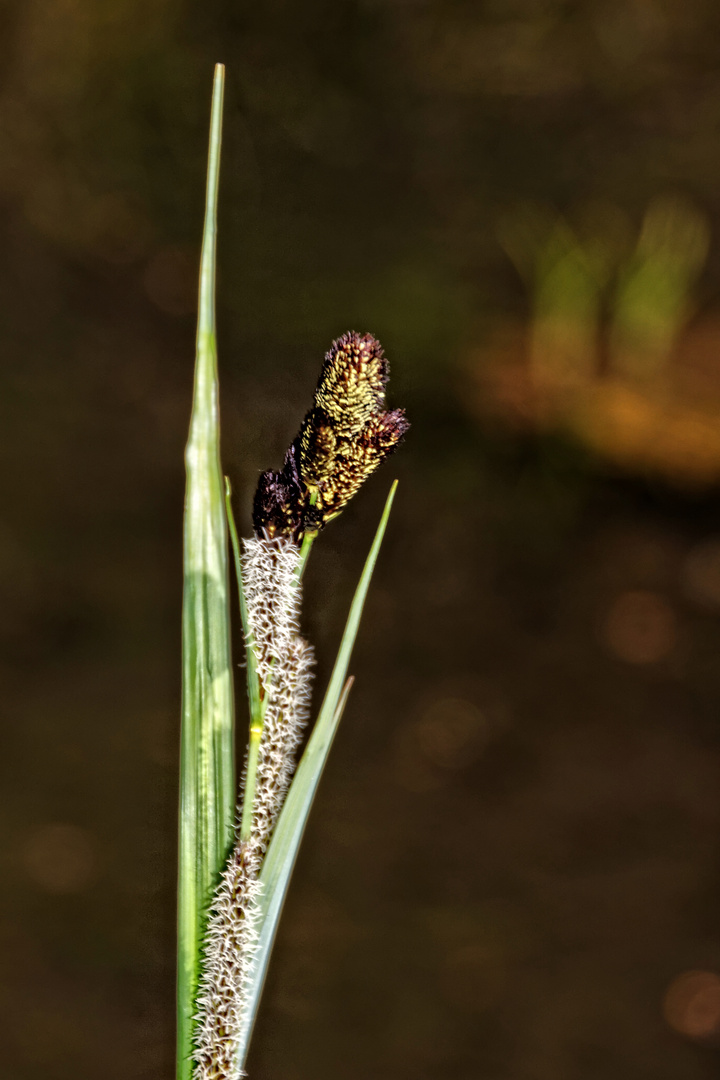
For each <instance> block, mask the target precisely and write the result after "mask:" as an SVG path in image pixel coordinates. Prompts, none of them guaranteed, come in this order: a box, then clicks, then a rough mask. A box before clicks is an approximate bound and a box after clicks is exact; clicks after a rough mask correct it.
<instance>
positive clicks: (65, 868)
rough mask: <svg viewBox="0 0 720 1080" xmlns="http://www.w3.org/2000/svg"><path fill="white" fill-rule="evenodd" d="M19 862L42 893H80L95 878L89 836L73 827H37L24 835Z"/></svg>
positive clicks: (93, 854) (93, 850) (91, 844)
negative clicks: (20, 861)
mask: <svg viewBox="0 0 720 1080" xmlns="http://www.w3.org/2000/svg"><path fill="white" fill-rule="evenodd" d="M22 861H23V865H24V867H25V870H26V872H27V873H28V875H29V876H30V877H31V878H32V880H33V882H34V883H35V884H36V885H38V886H39V887H40V888H41V889H44V890H45V891H46V892H51V893H74V892H81V891H82V890H83V889H85V888H87V886H88V885H89V884H90V883H91V882H92V880H93V878H94V876H95V864H96V858H95V844H94V841H93V838H92V836H91V834H90V833H89V832H87V830H85V829H80V828H78V827H77V826H76V825H64V824H60V823H59V822H58V823H56V822H53V823H51V824H48V825H40V826H39V827H38V828H36V829H34V830H33V831H32V832H31V833H29V835H28V836H27V838H26V840H25V843H24V845H23V849H22Z"/></svg>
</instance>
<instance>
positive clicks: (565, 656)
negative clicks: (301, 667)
mask: <svg viewBox="0 0 720 1080" xmlns="http://www.w3.org/2000/svg"><path fill="white" fill-rule="evenodd" d="M0 57H1V59H0V350H1V351H2V364H1V366H0V384H1V387H2V393H1V395H0V411H1V414H2V426H1V427H0V454H1V458H2V462H1V467H0V484H1V485H2V501H1V506H2V512H1V515H0V583H1V584H0V588H1V594H2V601H1V603H0V640H1V643H2V660H1V661H0V677H1V680H2V690H1V694H0V700H1V701H2V712H3V723H2V750H1V753H0V826H1V828H2V848H1V852H2V854H1V858H2V889H1V890H0V939H1V942H0V955H1V956H2V960H1V961H0V969H1V971H2V982H1V986H0V1036H1V1041H2V1047H3V1050H2V1055H0V1058H1V1060H0V1080H40V1078H42V1080H70V1078H72V1080H76V1078H78V1077H82V1078H83V1080H115V1078H117V1080H120V1078H122V1080H151V1078H152V1080H155V1078H161V1077H166V1078H169V1077H171V1076H172V1075H173V1046H174V998H173V995H174V890H175V884H174V875H175V844H176V840H175V828H176V825H175V807H176V794H177V747H178V717H179V685H180V672H179V655H180V654H179V645H180V602H181V527H182V500H183V483H184V476H183V456H182V455H183V446H184V441H185V437H186V431H187V423H188V417H189V409H190V393H191V384H192V366H193V354H194V313H195V294H196V271H197V264H198V252H199V241H200V233H201V224H202V210H203V198H204V179H205V155H206V148H207V128H208V117H209V102H210V89H211V80H212V69H213V64H214V63H215V61H223V62H224V63H225V64H226V65H227V90H226V112H225V144H224V157H223V166H222V191H221V214H220V270H219V311H218V318H219V348H220V364H221V379H222V416H223V436H224V465H225V468H226V469H227V471H228V472H229V473H230V475H231V477H232V479H233V484H234V488H235V491H236V493H237V501H238V512H239V514H240V519H241V522H242V526H243V530H244V531H245V532H248V531H249V507H250V502H251V498H252V492H253V489H254V486H255V483H256V480H257V476H258V473H259V472H260V470H262V469H264V468H268V467H277V466H278V465H279V463H280V459H281V455H282V452H283V450H284V447H285V446H286V445H287V443H288V441H289V439H290V438H291V437H292V436H293V435H294V433H295V431H296V429H297V426H298V423H299V420H300V418H301V416H302V415H303V413H304V411H305V409H306V408H307V407H308V405H309V402H310V396H311V393H312V388H313V386H314V383H315V380H316V377H317V373H318V370H319V365H320V363H321V360H322V356H323V354H324V352H325V350H326V349H327V348H328V347H329V345H330V343H331V341H332V339H333V338H334V337H336V336H338V335H339V334H340V333H342V332H344V331H345V330H347V329H350V328H353V329H356V330H358V331H371V332H373V333H374V334H376V335H377V336H378V337H379V338H380V340H381V341H382V343H383V344H384V346H385V349H386V351H387V353H388V356H389V358H390V361H391V365H392V380H391V385H390V394H389V397H390V402H391V404H392V405H393V406H398V405H404V406H405V407H406V408H407V410H408V412H409V415H410V418H411V420H412V422H413V427H412V430H411V433H410V435H409V437H408V439H407V442H406V445H405V446H404V447H403V449H402V450H401V451H400V453H399V454H398V455H397V457H396V458H395V459H394V460H393V461H392V463H391V464H390V465H388V466H386V467H385V468H384V469H383V471H382V473H381V474H380V475H379V476H377V477H376V478H374V480H373V481H372V483H371V484H369V485H368V487H367V489H366V490H364V491H363V492H362V494H361V495H360V496H359V497H358V498H357V499H356V500H355V502H354V504H353V505H352V506H351V508H350V509H348V510H347V512H346V513H345V514H344V515H343V517H342V519H341V520H340V521H339V522H337V523H336V524H333V525H332V526H331V527H330V528H329V529H328V530H327V533H326V534H325V535H324V536H323V537H322V541H321V542H320V543H318V544H317V545H316V550H315V552H314V554H313V559H312V564H311V567H310V570H309V575H308V585H307V602H306V631H307V634H308V636H309V637H310V638H311V639H312V640H313V641H314V642H315V644H316V646H317V649H318V652H319V655H320V665H319V672H318V678H319V688H318V696H319V693H320V687H321V686H322V683H323V680H324V679H326V678H327V674H328V665H329V663H330V661H331V659H332V657H333V655H334V649H335V647H336V644H337V641H338V635H339V633H340V630H341V626H342V622H343V618H344V614H345V612H346V609H347V605H348V602H349V598H350V596H351V592H352V589H353V586H354V582H355V580H356V578H357V575H358V572H359V568H360V566H361V564H362V560H363V557H364V553H365V551H366V549H367V547H368V545H369V542H370V539H371V536H372V533H373V530H374V527H375V524H376V521H377V518H378V515H379V512H380V509H381V506H382V502H383V499H384V496H385V493H386V491H387V488H388V485H389V483H390V481H391V480H392V478H393V477H394V476H398V477H399V478H400V482H401V483H400V488H399V493H398V498H397V501H396V509H395V512H394V515H393V519H392V521H391V524H390V528H389V532H388V537H387V541H386V544H385V547H384V551H383V553H382V556H381V560H380V563H379V567H378V571H377V574H376V577H375V581H374V584H373V588H372V593H371V598H370V601H369V604H368V607H367V610H366V616H365V621H364V625H363V628H362V631H361V635H360V638H359V641H358V646H357V649H356V653H355V657H354V662H353V670H354V671H355V674H356V676H357V682H356V686H355V689H354V691H353V695H352V697H351V701H350V705H349V708H348V710H347V713H346V716H345V719H344V721H343V727H342V729H341V733H340V735H339V738H338V741H337V744H336V747H335V749H334V751H333V755H332V758H331V763H330V765H329V768H328V771H327V774H326V777H325V779H324V781H323V785H322V789H321V791H320V794H319V798H318V802H317V805H316V808H315V811H314V814H313V817H312V821H311V826H310V828H309V831H308V835H307V840H306V844H305V847H304V849H303V853H302V857H301V860H300V864H299V867H298V871H297V875H296V878H295V881H294V884H293V888H292V892H291V895H290V898H289V901H288V904H287V908H286V914H285V918H284V922H283V924H282V931H281V935H280V939H279V943H278V947H277V950H276V955H275V960H274V964H273V968H272V971H271V976H270V980H269V985H268V988H267V993H266V999H265V1003H264V1009H263V1012H262V1016H261V1021H260V1024H259V1027H258V1030H257V1033H256V1038H255V1042H254V1047H253V1051H252V1054H251V1060H250V1075H251V1076H252V1077H253V1080H269V1078H271V1077H278V1078H279V1077H282V1080H304V1078H306V1077H311V1076H312V1077H314V1078H323V1077H327V1078H331V1077H332V1078H333V1080H365V1078H366V1077H369V1076H370V1077H373V1078H375V1080H425V1078H427V1080H429V1078H431V1077H432V1078H434V1080H435V1078H441V1080H475V1078H478V1080H565V1078H567V1080H570V1078H573V1080H574V1078H578V1077H580V1078H582V1080H601V1078H602V1080H605V1078H606V1077H608V1076H613V1077H614V1078H616V1080H636V1078H644V1077H653V1080H680V1078H682V1080H701V1078H705V1077H710V1076H714V1075H716V1071H717V1068H718V1053H719V1051H720V913H719V907H720V904H719V901H720V716H719V713H718V705H719V704H720V243H719V240H720V8H719V7H718V5H717V4H716V3H715V2H714V0H483V2H480V0H476V2H474V3H472V2H461V0H458V2H454V3H453V2H440V0H434V2H433V0H303V2H299V0H266V2H265V3H262V4H253V3H248V2H246V0H233V2H229V0H214V2H205V3H200V2H198V0H104V2H103V3H95V2H93V0H54V2H53V3H47V2H41V0H0ZM238 659H239V657H238ZM240 674H241V673H239V675H240ZM240 721H241V723H242V712H241V713H240Z"/></svg>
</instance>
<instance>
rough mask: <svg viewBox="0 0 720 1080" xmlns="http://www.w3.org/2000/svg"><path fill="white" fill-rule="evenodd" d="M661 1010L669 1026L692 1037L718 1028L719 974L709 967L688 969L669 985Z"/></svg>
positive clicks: (700, 1035) (719, 1023)
mask: <svg viewBox="0 0 720 1080" xmlns="http://www.w3.org/2000/svg"><path fill="white" fill-rule="evenodd" d="M663 1013H664V1015H665V1019H666V1020H667V1022H668V1024H669V1025H670V1027H671V1028H673V1029H674V1030H675V1031H677V1032H679V1033H680V1034H681V1035H689V1036H690V1038H692V1039H706V1038H708V1037H709V1036H711V1035H716V1034H718V1033H719V1032H720V976H718V975H716V974H715V973H714V972H712V971H687V972H685V973H684V974H683V975H680V976H679V977H678V978H677V979H675V980H674V981H673V982H672V983H671V984H670V986H669V988H668V990H667V993H666V994H665V1000H664V1002H663Z"/></svg>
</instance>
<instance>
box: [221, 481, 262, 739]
mask: <svg viewBox="0 0 720 1080" xmlns="http://www.w3.org/2000/svg"><path fill="white" fill-rule="evenodd" d="M225 511H226V513H227V519H228V525H229V526H230V540H231V542H232V549H233V556H234V558H235V576H236V578H237V587H238V600H239V603H240V621H241V622H242V628H243V634H244V635H245V654H246V662H247V668H246V670H247V691H248V702H249V705H250V719H251V723H252V721H253V720H254V719H255V718H257V717H259V716H260V679H259V677H258V672H257V661H256V658H255V635H254V634H253V631H252V627H251V626H250V620H249V619H248V610H247V601H246V599H245V587H244V585H243V577H242V556H241V554H240V540H239V539H238V531H237V527H236V525H235V515H234V514H233V508H232V488H231V487H230V480H229V479H228V477H227V476H226V477H225Z"/></svg>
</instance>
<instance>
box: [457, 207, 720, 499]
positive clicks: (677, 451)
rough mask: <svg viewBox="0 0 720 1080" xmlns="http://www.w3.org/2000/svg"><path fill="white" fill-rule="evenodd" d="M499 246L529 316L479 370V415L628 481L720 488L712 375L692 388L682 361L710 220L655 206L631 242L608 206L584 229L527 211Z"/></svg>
mask: <svg viewBox="0 0 720 1080" xmlns="http://www.w3.org/2000/svg"><path fill="white" fill-rule="evenodd" d="M500 240H501V242H502V244H503V246H504V248H505V250H506V251H507V252H508V254H509V255H510V257H511V258H512V260H513V262H514V263H515V265H516V267H517V268H518V270H519V271H520V273H521V275H522V277H523V279H524V281H525V282H526V284H527V288H528V291H529V294H530V300H531V315H530V323H529V326H528V328H527V332H526V334H525V335H524V341H523V343H522V344H520V343H517V344H516V345H515V347H514V348H508V347H507V345H504V346H503V348H502V349H498V350H496V351H493V349H492V348H490V349H489V350H485V351H484V352H483V353H482V354H480V358H477V357H476V358H475V359H474V360H473V363H472V366H471V370H472V372H473V376H474V378H475V379H476V380H477V382H478V384H479V387H480V394H479V396H478V399H477V400H478V403H479V407H480V409H481V410H482V411H487V410H488V409H490V410H492V411H494V412H495V413H496V414H498V413H499V414H500V415H501V416H503V415H504V416H506V417H507V418H508V419H511V420H512V421H513V422H514V423H518V422H519V423H521V424H523V425H526V426H527V425H531V426H535V427H538V428H541V429H544V430H553V429H554V430H558V429H560V430H565V431H569V432H571V433H572V434H573V435H574V436H575V437H577V438H578V439H579V440H581V441H582V442H583V443H585V444H586V445H588V446H589V447H591V448H592V449H593V450H594V451H596V452H597V453H598V454H600V455H601V456H602V457H604V458H606V459H610V460H612V461H614V462H617V463H618V464H620V465H621V466H622V467H624V468H627V469H631V470H637V471H641V472H655V473H660V474H662V475H664V476H669V477H671V478H673V479H675V480H679V481H681V482H684V483H688V482H689V483H709V482H713V481H715V480H717V479H718V478H720V372H718V371H717V370H716V371H715V376H714V383H713V381H712V373H710V377H708V376H706V377H705V378H704V381H703V380H702V379H698V378H695V379H694V380H693V376H692V370H693V369H692V364H693V358H692V357H690V362H689V363H688V360H687V358H686V359H685V360H684V361H683V362H680V361H679V359H678V353H679V349H680V346H681V343H682V340H683V334H684V333H685V332H686V329H687V326H688V321H689V319H690V316H691V315H692V312H693V292H694V289H695V286H696V283H697V279H698V276H699V274H700V272H701V270H702V268H703V265H704V263H705V259H706V256H707V251H708V246H709V229H708V225H707V222H706V219H705V218H704V216H703V215H702V214H701V213H700V212H699V211H698V210H697V209H696V208H694V207H693V206H691V205H690V204H689V203H688V202H687V201H685V200H683V199H681V198H679V197H677V196H673V197H670V196H666V197H663V198H658V199H656V200H654V201H652V202H651V203H650V205H649V206H648V209H647V211H646V213H645V215H644V218H643V222H642V225H641V228H640V230H639V233H638V236H637V239H636V240H635V241H633V240H632V232H631V229H630V226H629V223H628V222H627V219H625V217H624V215H623V214H621V213H620V211H617V210H614V209H613V208H612V207H605V208H602V207H601V208H595V210H594V212H593V213H591V214H588V215H586V220H585V221H584V222H583V224H582V227H581V228H574V227H573V226H571V224H570V223H569V222H568V221H567V220H565V219H564V218H563V217H561V216H559V215H557V214H552V213H550V212H549V211H547V210H544V209H542V208H538V207H522V208H520V209H519V210H518V211H517V212H516V213H515V214H513V215H511V216H509V217H508V218H506V219H505V220H504V221H503V223H502V224H501V228H500ZM718 345H719V347H720V343H718ZM701 382H702V391H699V390H698V389H697V387H698V385H699V384H700V383H701ZM713 386H714V393H713V392H710V393H708V390H711V391H712V388H713Z"/></svg>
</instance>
